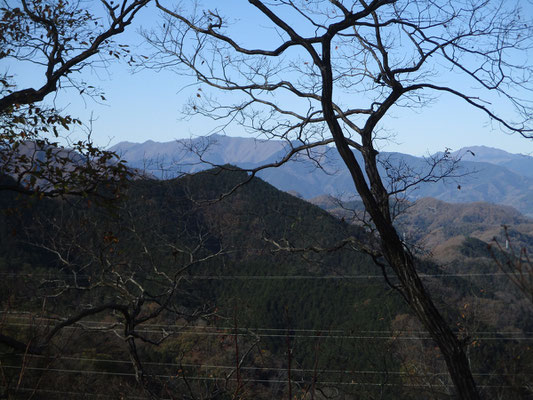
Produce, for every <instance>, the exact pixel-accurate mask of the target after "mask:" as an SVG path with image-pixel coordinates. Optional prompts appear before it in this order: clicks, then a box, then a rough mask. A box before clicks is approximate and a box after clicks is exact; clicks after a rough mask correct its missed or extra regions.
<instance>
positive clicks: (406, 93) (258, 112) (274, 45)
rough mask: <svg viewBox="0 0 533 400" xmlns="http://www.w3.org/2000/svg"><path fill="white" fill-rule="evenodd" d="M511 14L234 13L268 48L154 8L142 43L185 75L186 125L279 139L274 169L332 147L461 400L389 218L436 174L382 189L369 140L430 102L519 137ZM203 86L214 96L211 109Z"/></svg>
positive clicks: (521, 121)
mask: <svg viewBox="0 0 533 400" xmlns="http://www.w3.org/2000/svg"><path fill="white" fill-rule="evenodd" d="M520 3H521V2H520V1H516V2H514V1H513V2H500V1H490V0H464V1H463V0H458V1H451V2H450V1H441V0H436V1H435V0H372V1H368V2H367V1H363V0H360V1H353V2H352V1H341V0H330V1H328V2H326V1H314V0H311V1H303V0H302V1H299V0H279V1H269V2H267V1H260V0H249V1H248V2H243V7H245V6H250V7H251V8H253V9H255V11H256V12H257V15H258V16H259V15H260V16H261V17H262V21H263V23H265V24H270V25H269V26H270V28H271V32H272V38H271V39H270V40H269V41H268V43H271V45H270V46H271V47H269V46H268V45H267V46H265V44H264V43H265V42H262V43H261V44H260V45H257V46H255V45H254V44H253V43H251V42H252V41H253V40H252V39H253V38H250V37H243V35H242V32H241V33H235V27H238V26H239V24H238V21H232V20H230V19H228V18H226V17H225V16H224V15H223V13H222V11H219V10H218V9H202V7H201V6H200V5H199V4H197V3H194V4H193V5H190V4H188V3H187V4H186V3H182V4H180V5H179V6H178V7H176V8H173V6H172V5H166V4H165V2H163V1H156V4H157V6H158V7H159V9H160V10H161V11H162V12H163V14H164V15H165V17H166V21H165V24H164V25H163V26H162V30H161V31H159V32H151V33H147V34H146V37H147V39H148V40H149V42H150V43H151V44H152V45H153V46H154V47H155V49H156V56H158V58H157V60H154V62H153V63H152V64H151V66H152V67H155V68H175V69H176V70H177V71H179V73H180V74H183V73H189V74H191V75H192V76H194V77H196V78H197V80H198V82H199V86H198V91H197V92H196V94H195V95H194V96H193V97H192V100H191V102H190V104H189V105H188V109H187V110H186V111H187V112H188V113H190V114H191V115H201V116H205V117H209V118H212V119H214V120H217V121H220V123H221V129H226V128H227V129H229V128H230V127H231V126H233V125H234V124H240V125H241V126H244V127H245V128H246V129H248V130H250V131H253V132H256V134H258V135H260V136H262V137H267V138H282V139H285V140H287V142H289V143H291V147H290V151H289V153H288V154H287V157H285V158H284V159H283V160H281V161H280V163H283V162H286V161H287V160H289V159H290V158H291V156H292V155H294V154H297V153H298V152H301V151H310V149H314V148H315V147H317V146H319V145H327V144H329V143H334V144H335V146H336V148H337V150H338V152H339V154H340V156H341V158H342V160H343V161H344V164H345V165H346V168H347V169H348V170H349V172H350V174H351V177H352V180H353V183H354V186H355V189H356V191H357V193H358V194H359V196H360V197H361V199H362V201H363V203H364V206H365V209H366V212H367V213H368V215H369V216H370V218H371V220H372V224H373V225H374V227H375V231H376V233H377V235H378V237H379V244H380V252H381V255H382V257H383V258H384V259H385V260H386V262H387V263H388V265H389V266H390V267H391V268H392V270H393V271H394V273H395V274H396V275H397V277H398V279H399V281H400V285H399V286H398V290H399V291H400V292H401V294H402V295H403V297H404V299H405V301H406V302H407V303H408V304H409V306H410V307H411V309H412V310H413V312H414V313H415V314H416V316H417V317H418V319H419V320H420V322H421V323H422V324H423V326H424V327H425V328H426V329H427V331H428V332H429V333H430V335H431V337H432V338H433V339H434V340H435V342H436V343H437V344H438V347H439V348H440V351H441V352H442V354H443V357H444V359H445V362H446V365H447V367H448V371H449V373H450V377H451V379H452V381H453V384H454V386H455V389H456V393H457V395H458V396H459V397H460V398H461V399H478V398H480V395H479V391H478V389H477V388H476V384H475V382H474V379H473V377H472V373H471V371H470V366H469V362H468V359H467V357H466V356H465V346H466V345H467V343H465V342H462V341H461V340H459V339H458V338H457V337H456V335H455V334H454V333H453V332H452V330H451V328H450V326H449V325H448V323H447V321H446V320H445V319H444V318H443V317H442V315H441V314H440V313H439V311H438V310H437V308H436V307H435V305H434V303H433V301H432V300H431V297H430V295H429V293H428V292H427V290H426V289H425V287H424V285H423V284H422V282H421V281H420V279H419V277H418V274H417V270H416V261H415V259H414V257H413V255H412V254H411V252H410V251H409V249H408V248H407V247H406V245H405V244H404V243H403V242H402V239H401V238H400V236H399V235H398V233H397V231H396V230H395V228H394V226H393V215H392V213H391V205H392V204H391V203H392V202H393V200H394V199H395V198H396V196H397V195H398V194H400V193H402V192H403V191H404V190H405V189H409V188H410V187H413V186H414V185H416V184H417V183H420V182H424V181H435V180H438V179H441V178H443V177H445V176H447V174H449V172H447V171H448V170H447V169H443V170H438V169H437V170H435V169H434V170H431V169H430V172H429V174H427V173H423V172H414V171H409V173H410V175H409V176H402V177H401V179H400V180H399V181H398V182H399V183H398V182H396V184H394V182H392V184H390V183H389V184H388V183H387V182H386V180H385V179H384V177H383V176H382V175H381V174H380V171H379V169H378V157H377V156H378V151H377V150H376V138H377V136H378V133H379V130H380V127H381V124H382V122H383V120H384V118H385V117H386V116H387V115H388V114H390V112H391V111H392V110H393V109H398V108H402V107H407V108H414V107H424V106H425V105H426V104H427V102H428V101H429V100H430V99H431V96H432V94H433V95H434V94H447V95H451V96H454V97H456V98H459V99H460V100H462V101H464V102H465V104H466V105H468V106H470V107H472V108H473V109H476V110H479V111H481V112H483V113H485V114H486V116H487V117H488V118H489V119H490V120H491V121H493V122H495V123H496V124H498V125H499V126H500V127H501V128H502V129H503V130H505V131H507V132H511V133H518V134H521V135H523V136H525V137H532V136H533V129H532V127H531V125H530V122H531V115H533V113H532V104H531V102H530V101H529V100H528V97H527V96H528V95H529V94H530V92H531V90H532V89H533V87H532V86H531V82H533V80H531V77H532V73H533V67H531V65H530V64H529V63H528V62H527V52H528V51H529V50H530V49H531V47H532V41H531V38H532V37H533V34H532V31H531V29H532V25H531V21H530V20H529V19H528V18H530V16H529V15H528V14H527V12H526V11H524V9H523V8H521V4H520ZM220 7H221V8H223V6H222V5H220ZM524 7H525V6H524ZM228 14H229V15H230V16H231V11H228ZM294 21H298V23H297V24H294V23H293V22H294ZM447 71H451V72H452V73H456V74H459V75H461V76H462V78H463V79H464V80H466V81H469V82H470V83H471V84H472V85H473V86H475V87H477V89H476V90H473V89H472V90H470V89H467V88H466V87H465V83H464V82H465V81H462V83H461V84H457V85H456V84H454V83H447V84H442V80H441V79H439V75H440V74H444V73H445V72H447ZM210 89H212V90H213V91H222V92H225V93H223V94H222V95H221V96H220V97H221V98H222V100H221V99H219V98H218V97H216V95H214V94H213V93H212V92H211V91H210ZM524 94H525V95H524ZM494 96H498V97H499V98H501V99H503V100H505V101H507V103H508V105H510V106H511V107H514V110H515V111H516V116H517V118H518V120H516V121H510V120H509V119H508V118H506V117H504V116H503V115H500V114H499V113H498V112H499V111H498V110H497V109H496V108H495V107H492V105H491V100H492V99H493V97H494ZM224 99H225V100H224ZM443 112H446V111H443ZM452 117H453V116H450V118H452ZM354 153H359V154H360V157H359V158H356V156H355V154H354ZM434 165H435V164H434ZM272 166H276V165H272ZM430 167H431V166H430ZM250 172H251V176H253V175H254V174H255V173H256V172H257V170H250ZM392 176H393V177H395V176H396V178H398V176H397V174H392Z"/></svg>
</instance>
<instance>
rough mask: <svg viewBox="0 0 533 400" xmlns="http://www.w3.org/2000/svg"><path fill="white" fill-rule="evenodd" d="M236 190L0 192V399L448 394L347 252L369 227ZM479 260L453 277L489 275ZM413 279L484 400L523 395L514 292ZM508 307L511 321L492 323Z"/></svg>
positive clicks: (433, 356)
mask: <svg viewBox="0 0 533 400" xmlns="http://www.w3.org/2000/svg"><path fill="white" fill-rule="evenodd" d="M243 178H245V173H244V172H239V171H237V172H230V171H221V170H210V171H206V172H203V173H199V174H197V175H193V176H188V177H186V178H182V179H179V180H169V181H158V180H137V181H135V182H132V184H131V186H130V187H129V189H128V192H127V194H126V196H125V197H124V198H123V200H121V201H120V202H118V203H114V204H112V205H109V204H107V203H104V204H101V203H100V202H99V201H98V199H97V198H83V199H75V198H70V199H67V200H58V199H54V200H46V199H42V200H37V199H28V198H21V197H17V195H14V194H9V195H8V196H2V198H1V200H0V201H1V206H2V213H1V218H2V224H0V226H1V232H0V234H1V242H0V243H1V253H0V266H1V274H2V278H3V279H2V283H1V293H2V298H1V301H2V323H1V325H0V328H1V332H0V333H1V336H0V338H1V339H2V340H1V342H2V344H1V345H0V346H1V351H2V372H3V376H4V377H5V378H4V381H3V383H2V388H3V389H2V390H3V391H4V393H5V394H6V395H7V396H10V398H29V397H31V396H32V394H35V395H37V396H38V398H58V396H69V397H72V398H74V397H81V398H84V397H87V398H89V397H90V395H89V393H93V394H94V393H96V394H106V395H109V396H111V397H112V398H124V397H120V396H123V394H124V393H128V395H126V397H125V398H149V397H150V396H159V397H162V398H183V399H187V398H190V399H193V398H220V399H225V398H228V399H229V398H242V399H253V398H264V399H270V398H289V396H290V397H291V398H317V399H322V398H336V399H341V398H342V399H344V398H346V399H352V398H354V399H355V398H357V399H374V398H383V399H397V398H402V399H409V398H413V399H419V398H421V397H420V396H421V394H420V393H423V396H424V398H435V399H440V398H447V397H448V394H447V393H449V391H450V390H451V386H450V385H451V384H450V382H449V381H448V378H447V376H446V373H445V367H444V364H443V362H442V360H440V359H439V355H438V353H437V352H436V349H435V348H434V345H433V344H432V341H431V340H430V339H429V338H428V336H427V334H426V333H424V331H423V329H422V328H421V327H420V326H419V324H418V323H417V322H416V320H415V319H414V318H413V317H412V316H411V315H410V312H409V311H408V309H407V307H406V305H405V303H404V300H403V299H402V298H401V296H400V295H399V294H398V293H397V292H396V291H395V290H394V289H393V288H391V286H389V285H387V283H386V281H385V278H384V277H383V271H382V269H381V267H379V266H378V265H376V264H375V263H374V262H373V261H372V259H371V257H370V256H368V255H365V254H364V253H363V252H361V243H363V244H365V245H366V246H367V247H368V248H369V249H371V248H372V243H370V242H369V241H368V240H366V238H367V233H366V232H365V230H363V229H362V228H359V227H357V226H353V225H350V224H348V223H346V222H344V221H341V220H339V219H336V218H334V217H332V216H331V215H329V214H328V213H326V212H325V211H323V210H321V209H320V208H318V207H317V206H314V205H311V204H309V203H307V202H305V201H303V200H300V199H298V198H296V197H293V196H291V195H289V194H286V193H284V192H281V191H278V190H277V189H275V188H274V187H272V186H271V185H269V184H267V183H265V182H263V181H261V180H259V179H253V180H252V181H251V182H250V183H248V184H247V185H244V186H243V187H241V188H239V189H238V190H237V191H236V192H234V193H233V194H232V195H231V196H227V197H224V196H222V198H221V195H222V194H224V193H228V192H229V191H230V190H231V189H232V188H233V187H234V185H235V184H237V183H239V182H241V181H242V180H243ZM358 243H359V244H358ZM476 257H478V256H477V255H476V254H473V255H471V259H470V261H472V263H470V262H469V264H468V266H466V265H465V266H464V268H465V270H464V271H466V268H468V271H469V272H471V271H474V270H475V271H480V272H482V271H488V270H489V269H490V271H494V268H492V269H491V268H490V267H488V266H487V265H488V264H490V260H487V259H486V258H484V259H483V260H484V261H483V265H481V264H476ZM376 261H378V262H379V260H376ZM419 270H420V272H421V273H422V274H423V275H425V278H424V279H425V280H427V283H428V285H430V287H431V289H432V291H434V298H435V299H436V300H437V302H438V305H439V307H440V308H441V310H443V312H444V313H445V314H446V315H447V318H448V320H449V321H450V323H451V324H453V325H454V326H456V327H457V328H456V329H457V332H458V335H459V336H460V337H461V338H462V339H463V340H464V341H465V343H466V344H467V346H468V349H469V355H470V357H471V362H472V365H473V370H474V373H476V374H477V375H476V376H477V377H478V381H479V385H480V387H481V389H482V390H483V391H484V393H486V396H487V398H498V396H504V397H505V398H509V399H512V398H517V399H520V398H526V397H527V396H529V394H528V391H527V388H526V386H525V385H526V383H525V382H529V380H528V373H530V372H528V371H530V369H529V368H530V366H531V360H532V357H531V352H530V350H529V347H528V344H529V340H530V339H529V332H531V331H532V330H533V326H532V314H531V308H528V303H527V302H524V301H522V300H521V299H520V293H519V292H517V291H516V290H513V286H512V285H510V284H507V283H506V282H505V281H502V280H501V279H490V280H489V281H487V280H477V281H476V280H475V279H474V280H473V279H472V277H469V276H458V275H457V274H451V275H445V274H446V273H447V272H446V270H442V269H441V268H439V267H437V266H436V265H434V264H432V263H429V262H427V261H424V262H420V263H419ZM462 271H463V270H462V269H461V267H459V266H458V267H457V269H455V270H454V272H462ZM385 272H387V271H385ZM395 283H396V282H395V281H394V280H393V279H392V278H391V284H392V285H394V284H395ZM502 290H504V291H506V293H507V297H506V298H505V299H502V296H501V295H499V294H498V292H499V291H502ZM508 301H511V302H513V304H516V306H513V307H514V308H513V312H512V313H509V312H507V313H504V314H506V317H505V318H499V319H496V320H494V318H493V315H492V313H494V312H497V311H498V310H500V311H501V310H502V309H507V310H509V309H508V308H507V306H506V305H507V304H508V303H507V302H508ZM529 306H530V305H529ZM524 339H525V340H524ZM139 382H140V383H141V384H139Z"/></svg>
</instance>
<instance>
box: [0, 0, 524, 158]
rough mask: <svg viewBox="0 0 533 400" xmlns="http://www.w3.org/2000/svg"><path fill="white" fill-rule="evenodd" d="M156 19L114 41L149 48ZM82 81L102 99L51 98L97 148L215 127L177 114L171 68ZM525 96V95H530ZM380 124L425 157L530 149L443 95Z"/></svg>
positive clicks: (121, 68) (189, 90)
mask: <svg viewBox="0 0 533 400" xmlns="http://www.w3.org/2000/svg"><path fill="white" fill-rule="evenodd" d="M211 3H212V4H217V2H212V1H211ZM233 3H234V4H235V6H234V7H233V9H234V10H239V11H238V12H239V13H240V14H239V15H237V18H239V19H240V21H241V23H242V24H243V27H242V28H241V29H242V30H243V32H246V34H245V37H246V38H247V40H248V41H249V42H251V41H256V40H257V41H263V40H265V37H264V35H263V36H260V32H264V31H261V29H255V28H254V27H261V26H262V24H263V22H262V21H261V20H259V19H257V18H258V17H257V15H258V14H257V12H256V11H255V10H254V8H253V7H252V6H250V5H249V4H248V2H246V1H242V0H227V1H225V3H224V7H225V6H226V5H228V4H233ZM218 4H219V5H220V3H218ZM237 5H239V6H237ZM158 20H159V18H158V12H157V11H156V10H155V9H154V8H153V6H152V8H150V9H146V10H144V11H143V12H142V14H141V15H140V16H139V18H137V20H136V21H135V24H134V25H133V26H130V27H129V30H128V31H127V33H125V34H123V35H122V36H121V37H120V38H118V40H117V41H118V42H119V43H127V44H129V45H130V46H131V47H132V49H133V50H134V51H141V52H143V53H145V54H146V53H148V52H149V51H148V50H143V47H142V46H143V45H142V37H141V36H140V34H139V33H138V31H139V29H140V27H141V26H142V27H143V28H145V29H150V28H152V27H155V26H156V25H157V23H158ZM136 46H141V47H136ZM136 49H137V50H136ZM0 67H1V68H2V69H4V68H3V66H1V65H0ZM10 72H11V73H15V74H17V75H19V78H20V81H21V82H27V83H30V82H32V81H35V82H37V81H38V79H39V76H37V75H36V74H35V72H34V70H32V68H31V67H29V66H19V65H11V66H10ZM85 78H86V79H87V80H89V82H90V84H92V85H95V86H99V87H101V88H102V89H103V90H104V92H105V97H106V99H107V100H106V101H105V102H102V103H101V104H100V103H97V102H95V101H94V100H91V99H81V98H80V96H79V95H78V94H77V93H76V92H75V91H61V92H60V93H58V94H57V96H56V97H55V99H54V100H55V102H56V104H58V105H59V106H62V107H65V109H66V112H68V113H70V114H72V115H76V116H80V117H81V118H82V119H83V120H88V118H89V116H90V115H92V116H93V117H94V118H95V121H94V123H93V133H92V138H93V140H94V141H95V142H96V143H98V144H100V145H103V146H107V145H112V144H116V143H118V142H120V141H131V142H144V141H146V140H154V141H161V142H163V141H171V140H174V139H179V138H184V137H190V136H191V135H192V136H197V135H202V134H205V133H207V132H209V131H210V129H211V128H212V126H213V125H212V124H211V123H210V122H208V121H203V120H200V119H193V120H191V121H185V120H182V119H180V117H181V114H180V111H181V109H182V107H183V105H184V104H185V103H186V101H187V99H188V97H189V96H191V95H193V94H194V93H195V91H196V87H187V85H189V84H191V83H193V81H192V80H191V79H190V78H187V77H183V76H181V75H178V74H176V73H174V72H172V71H161V72H156V71H153V70H141V71H137V72H135V73H134V72H133V71H132V69H131V68H130V67H129V66H128V65H127V64H126V63H124V62H117V63H113V64H112V65H111V66H110V67H109V68H108V69H107V70H98V71H93V72H91V73H86V74H85ZM528 95H529V96H531V94H530V93H529V94H528ZM48 101H51V97H50V98H49V99H48ZM385 127H386V129H387V131H388V132H389V133H392V134H394V135H395V138H394V142H392V141H389V142H386V143H385V142H384V143H382V144H381V146H382V150H388V151H401V152H405V153H409V154H415V155H424V154H428V153H434V152H436V151H441V150H443V149H444V148H446V147H448V148H451V149H452V150H457V149H459V148H461V147H464V146H472V145H486V146H491V147H497V148H501V149H503V150H506V151H509V152H512V153H525V154H530V153H533V141H532V140H527V139H524V138H522V137H519V136H517V135H515V136H509V135H506V134H504V133H502V132H501V131H500V129H499V127H498V126H497V125H493V126H491V125H490V124H489V120H488V119H487V118H486V117H485V116H484V115H483V114H482V113H481V112H478V111H476V110H473V109H472V108H470V107H468V106H466V105H465V103H464V102H461V101H458V100H454V99H453V98H451V97H450V96H446V95H443V96H440V97H439V98H438V99H437V101H436V102H434V104H432V105H431V106H429V107H427V108H424V109H421V110H416V111H412V110H408V109H401V110H397V111H395V112H394V113H393V115H392V117H391V118H388V120H387V121H386V124H385ZM235 133H236V134H239V135H242V133H240V132H235Z"/></svg>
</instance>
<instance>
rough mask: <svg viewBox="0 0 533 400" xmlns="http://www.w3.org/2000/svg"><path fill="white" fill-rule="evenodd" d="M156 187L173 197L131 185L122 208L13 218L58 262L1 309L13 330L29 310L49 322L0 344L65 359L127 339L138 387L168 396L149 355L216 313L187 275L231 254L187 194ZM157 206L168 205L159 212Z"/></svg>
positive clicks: (38, 211)
mask: <svg viewBox="0 0 533 400" xmlns="http://www.w3.org/2000/svg"><path fill="white" fill-rule="evenodd" d="M156 187H157V189H156V190H158V191H159V192H160V193H161V192H163V193H167V194H168V197H165V196H164V197H163V198H155V199H154V198H153V197H150V196H149V195H148V193H149V191H150V190H153V189H154V186H150V182H144V183H138V184H136V185H132V187H131V188H130V190H131V191H132V192H133V193H131V194H130V196H129V199H128V200H127V201H123V202H120V204H116V203H115V207H113V208H105V207H94V206H89V207H87V200H85V199H83V200H82V199H78V200H77V201H76V202H75V203H76V204H74V205H73V204H71V203H72V202H71V203H69V202H66V201H64V200H57V199H51V200H45V201H41V202H38V204H37V205H36V206H34V212H30V214H27V213H26V214H24V213H23V214H20V213H19V215H20V216H17V215H15V216H13V217H9V218H7V219H6V220H7V221H8V226H11V227H13V226H17V227H19V229H20V230H21V232H20V233H19V234H18V236H19V240H22V238H24V239H23V240H24V242H25V243H26V246H27V248H28V249H34V250H36V251H38V252H40V254H43V258H49V260H50V263H48V264H49V266H48V268H45V269H43V268H41V269H37V268H38V266H33V267H32V268H30V270H29V271H20V270H19V271H15V275H14V276H15V277H16V280H17V281H18V282H19V283H18V284H17V285H15V288H14V289H13V292H12V293H10V294H8V293H6V294H5V296H3V298H2V300H1V303H2V309H3V310H6V309H7V310H9V309H10V308H11V309H13V310H14V311H15V314H14V316H13V315H11V314H10V313H9V312H8V313H5V312H4V313H3V318H4V321H3V322H4V323H5V325H6V326H7V327H9V326H10V325H12V324H13V322H14V321H13V320H12V319H13V318H15V317H16V315H17V314H16V312H19V313H20V312H21V311H23V312H24V313H25V315H28V316H32V318H34V319H35V320H36V321H41V322H42V321H44V323H36V324H35V326H29V327H28V328H19V329H17V330H7V331H6V330H5V329H4V330H2V331H1V332H0V344H1V345H3V346H6V347H7V348H9V349H11V351H12V352H14V354H25V355H28V357H32V356H33V357H42V356H49V357H51V358H52V359H53V358H58V359H61V358H62V357H67V358H68V357H69V356H73V355H74V356H75V355H76V354H83V352H84V351H97V350H96V349H98V348H101V347H102V346H104V347H105V346H106V343H107V341H108V340H102V337H97V338H95V339H90V344H88V343H87V340H85V341H84V340H82V339H80V337H81V336H82V333H83V332H85V333H93V334H98V333H100V334H102V333H107V334H111V336H112V337H113V336H118V338H119V339H120V340H119V341H118V343H122V344H123V346H120V347H122V349H123V353H125V354H127V355H128V356H129V359H130V361H131V366H132V369H133V371H134V375H135V379H136V381H137V382H138V383H139V384H140V385H141V387H142V388H144V390H145V391H146V392H147V394H148V395H149V396H150V397H159V396H161V391H162V390H163V386H164V385H163V383H162V382H160V380H159V379H157V377H155V376H154V374H152V373H151V372H150V371H149V368H148V369H147V367H146V365H145V364H144V363H143V359H142V358H143V357H142V353H141V350H140V349H141V348H143V346H144V347H147V346H159V345H160V344H162V343H164V342H165V341H167V340H169V339H173V338H175V337H176V336H177V335H178V334H179V333H180V331H181V330H183V328H186V327H187V326H188V325H189V324H190V323H193V322H196V321H198V320H199V319H200V318H207V317H208V316H209V315H211V314H212V309H211V308H210V307H209V305H208V304H206V303H205V302H203V301H202V299H199V298H197V297H198V296H195V294H194V293H193V292H194V290H192V289H190V286H191V285H190V282H188V281H187V275H188V274H189V273H190V272H191V270H195V269H197V268H202V267H203V266H204V265H205V264H208V263H209V262H212V261H213V260H216V259H219V258H220V257H221V256H222V255H223V254H225V252H224V250H223V249H222V247H220V246H217V244H216V241H215V239H213V237H212V235H211V234H210V233H209V232H207V230H206V228H205V227H202V226H201V224H199V223H198V216H197V214H196V212H195V210H194V209H193V207H191V206H190V204H189V206H187V204H188V202H187V200H186V199H185V198H184V193H183V189H182V188H181V187H180V186H179V185H176V184H175V183H170V184H165V182H162V183H156ZM158 201H160V202H162V203H164V204H154V203H156V202H158ZM147 203H148V204H147ZM150 207H152V208H151V210H152V211H153V212H152V211H149V210H150ZM156 210H157V211H156ZM162 210H165V211H164V212H161V213H159V211H162ZM25 218H31V219H32V221H33V222H32V223H31V224H30V223H26V222H25V221H24V219H25ZM43 265H46V263H43ZM25 285H27V286H26V287H25ZM9 302H11V305H10V307H9V306H8V303H9ZM15 322H16V321H15ZM146 324H152V325H154V324H156V326H157V328H155V329H147V328H146ZM157 324H159V325H157ZM15 325H16V324H15ZM72 329H78V333H76V336H75V340H72V342H73V343H70V344H69V345H68V346H67V345H62V342H63V341H65V340H66V339H65V337H68V332H69V330H72ZM80 332H81V333H80ZM76 342H79V343H76ZM78 357H79V355H78Z"/></svg>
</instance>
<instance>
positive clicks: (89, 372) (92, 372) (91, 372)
mask: <svg viewBox="0 0 533 400" xmlns="http://www.w3.org/2000/svg"><path fill="white" fill-rule="evenodd" d="M2 368H9V369H20V368H21V367H18V366H15V365H3V366H2ZM24 369H25V370H30V371H42V372H56V373H65V374H87V375H108V376H122V377H135V374H134V373H126V372H109V371H95V370H81V369H63V368H44V367H24ZM152 376H153V377H155V378H160V379H185V380H208V381H225V382H228V381H232V382H237V379H236V378H226V377H214V376H197V375H196V376H185V375H181V376H180V375H179V374H176V375H164V374H157V375H152ZM239 382H240V383H254V382H255V383H289V380H285V379H253V378H242V379H240V380H239ZM290 382H291V383H293V384H305V385H311V384H312V383H313V382H309V381H304V380H297V379H295V380H291V381H290ZM315 383H317V384H321V385H331V386H333V385H336V386H380V387H382V386H396V387H398V386H399V387H411V388H426V389H429V388H432V387H454V385H452V384H444V383H439V384H435V385H433V384H425V385H421V384H418V385H417V384H405V383H388V382H387V383H385V382H384V383H374V382H354V381H351V382H333V381H318V380H316V381H315ZM477 387H479V388H500V389H501V388H517V387H516V386H510V385H477Z"/></svg>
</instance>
